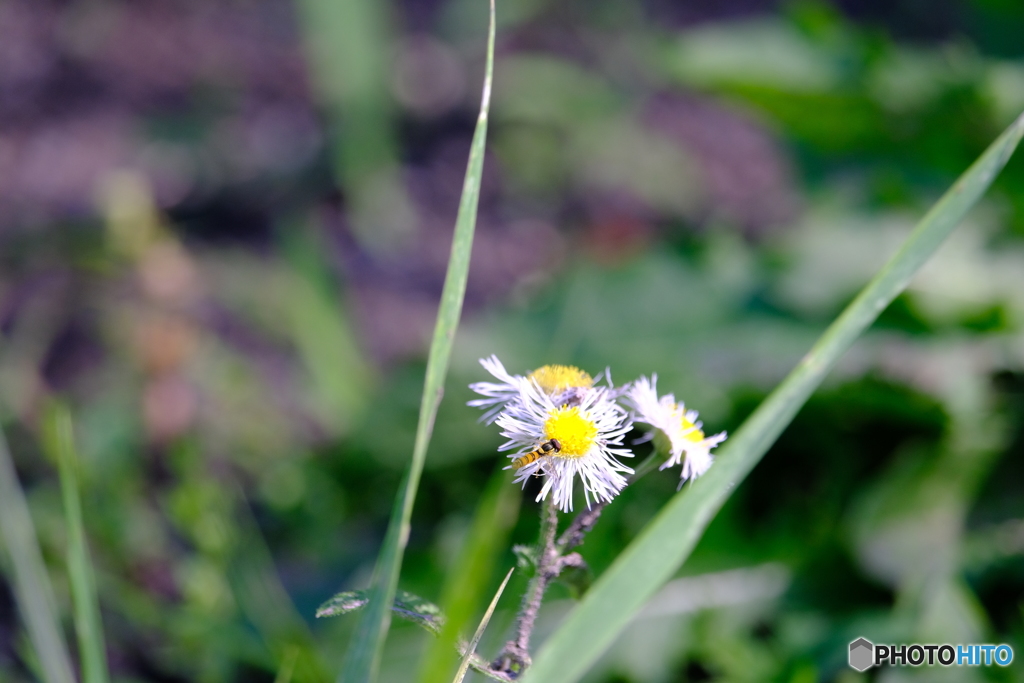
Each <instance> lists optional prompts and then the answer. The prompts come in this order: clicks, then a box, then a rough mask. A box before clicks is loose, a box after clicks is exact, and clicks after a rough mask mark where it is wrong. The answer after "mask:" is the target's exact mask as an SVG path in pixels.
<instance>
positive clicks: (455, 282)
mask: <svg viewBox="0 0 1024 683" xmlns="http://www.w3.org/2000/svg"><path fill="white" fill-rule="evenodd" d="M493 72H494V0H491V13H490V26H489V28H488V35H487V67H486V72H485V75H484V87H483V97H482V99H481V103H480V116H479V118H478V119H477V124H476V131H475V132H474V133H473V143H472V147H471V148H470V152H469V165H468V167H467V169H466V180H465V183H464V184H463V187H462V199H461V201H460V203H459V213H458V216H457V218H456V220H455V235H454V237H453V238H452V251H451V256H450V258H449V259H448V273H447V275H446V276H445V281H444V289H443V291H442V293H441V305H440V308H439V310H438V312H437V324H436V325H435V327H434V338H433V340H432V341H431V344H430V354H429V356H428V358H427V373H426V379H425V381H424V385H423V398H422V401H421V403H420V416H419V422H418V424H417V426H416V441H415V444H414V446H413V454H412V463H410V465H409V470H408V473H407V476H406V479H405V481H404V484H403V486H402V487H401V488H400V490H399V494H398V497H397V499H396V501H395V508H394V512H393V513H392V516H391V523H390V524H389V526H388V533H387V535H386V536H385V538H384V546H383V547H382V548H381V552H380V556H379V557H378V559H377V567H376V569H375V571H374V580H373V588H372V590H373V592H372V594H371V598H370V604H369V605H368V607H367V609H366V611H365V612H364V613H363V615H362V618H361V619H360V621H359V625H358V627H357V629H356V633H355V635H354V636H353V638H352V643H351V644H350V645H349V650H348V655H347V658H346V660H345V667H344V669H343V670H342V672H341V678H340V680H342V681H348V682H349V683H364V682H369V681H373V680H375V679H376V676H377V670H378V668H379V666H380V658H381V653H382V651H383V647H384V639H385V637H386V635H387V629H388V624H389V622H390V617H391V603H392V601H393V600H394V598H395V590H396V589H397V587H398V575H399V571H400V569H401V566H402V556H403V554H404V552H405V545H406V543H407V541H408V538H409V519H410V517H411V516H412V507H413V503H414V502H415V500H416V489H417V487H418V486H419V483H420V475H421V474H422V472H423V463H424V461H425V460H426V457H427V445H428V444H429V442H430V435H431V432H432V431H433V428H434V418H435V417H436V415H437V407H438V404H440V402H441V392H442V391H443V389H444V378H445V375H446V374H447V373H448V361H449V359H450V358H451V352H452V343H453V342H454V341H455V330H456V328H457V327H458V324H459V316H460V315H461V313H462V300H463V297H464V295H465V293H466V277H467V276H468V274H469V256H470V253H471V251H472V246H473V232H474V230H475V228H476V211H477V204H478V202H479V199H480V178H481V176H482V175H483V167H484V146H485V143H486V140H487V115H488V110H489V108H490V100H491V78H492V74H493Z"/></svg>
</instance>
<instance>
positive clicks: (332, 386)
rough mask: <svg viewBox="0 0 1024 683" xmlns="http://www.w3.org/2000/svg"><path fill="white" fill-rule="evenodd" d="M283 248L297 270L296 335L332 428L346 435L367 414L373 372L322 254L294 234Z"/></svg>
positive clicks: (292, 305) (292, 312) (292, 281)
mask: <svg viewBox="0 0 1024 683" xmlns="http://www.w3.org/2000/svg"><path fill="white" fill-rule="evenodd" d="M284 246H285V251H286V253H287V254H288V256H289V259H290V260H291V262H292V265H293V266H294V268H295V272H294V273H292V276H291V278H289V280H288V282H289V292H288V302H289V306H288V311H287V312H288V315H289V316H290V318H291V319H290V321H289V322H290V323H291V333H292V335H293V337H294V340H295V345H296V347H297V348H298V350H299V354H300V356H301V357H302V360H303V362H304V364H305V366H306V370H307V372H308V373H309V376H310V378H311V379H312V382H313V385H314V387H315V388H316V390H317V393H319V394H320V398H321V399H322V401H323V403H324V405H325V406H326V407H327V409H328V411H329V418H330V419H329V420H328V422H327V423H328V424H329V425H331V426H332V427H333V428H334V429H337V430H338V431H341V432H344V431H346V430H347V429H348V428H350V427H351V425H352V424H354V423H356V422H358V420H359V417H360V416H361V413H362V412H363V410H364V409H365V406H366V396H367V395H368V394H369V387H370V385H371V384H372V376H371V372H370V369H369V367H368V365H367V363H366V361H365V359H364V358H363V356H362V353H361V352H360V350H359V345H358V344H357V343H356V338H355V334H354V333H353V331H352V327H351V325H350V324H349V320H348V316H347V315H346V311H345V308H344V306H343V305H342V302H341V301H339V299H338V297H337V296H336V295H334V294H333V292H332V287H331V279H330V274H329V272H328V269H327V265H326V264H325V263H324V257H323V250H322V249H321V248H320V247H319V246H318V245H317V244H315V243H314V242H312V241H308V240H304V239H303V237H302V236H300V235H298V234H297V231H294V230H292V231H289V232H288V233H286V236H285V240H284Z"/></svg>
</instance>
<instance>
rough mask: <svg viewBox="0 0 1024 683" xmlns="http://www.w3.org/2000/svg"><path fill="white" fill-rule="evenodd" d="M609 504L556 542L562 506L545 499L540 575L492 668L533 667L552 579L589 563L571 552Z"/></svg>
mask: <svg viewBox="0 0 1024 683" xmlns="http://www.w3.org/2000/svg"><path fill="white" fill-rule="evenodd" d="M663 460H664V457H663V456H662V454H660V453H657V452H655V453H651V455H650V457H648V458H647V459H646V460H644V461H643V462H642V463H640V465H639V466H638V467H637V468H636V472H635V473H634V474H633V476H632V477H630V483H632V482H634V481H636V480H637V479H639V478H640V477H642V476H644V475H645V474H647V473H649V472H651V471H652V470H653V469H654V468H655V467H657V464H658V463H659V462H661V461H663ZM607 504H608V503H607V502H606V501H598V502H596V503H594V504H593V505H591V506H590V507H588V508H587V509H586V510H584V511H583V512H581V513H580V514H578V515H576V518H575V519H574V520H573V521H572V523H571V524H569V528H567V529H566V530H565V532H564V533H562V535H561V536H559V537H558V540H557V542H556V541H555V534H556V532H557V531H558V508H557V507H555V503H554V496H549V497H548V498H547V499H546V500H545V501H544V504H543V505H542V506H541V512H540V539H539V544H538V553H537V574H536V575H535V576H534V577H533V578H532V579H530V584H529V586H527V588H526V593H524V594H523V602H522V606H521V607H520V608H519V616H518V618H517V620H516V637H515V639H514V640H510V641H508V642H507V643H505V647H504V649H503V650H502V651H501V654H499V655H498V656H497V657H496V658H495V660H494V662H492V663H491V670H492V671H495V672H498V673H502V674H506V675H508V676H509V678H517V677H518V676H520V675H521V674H522V673H523V672H524V671H526V669H527V668H529V666H530V662H531V659H530V635H531V634H532V633H533V627H534V624H535V623H536V622H537V613H538V612H540V605H541V603H542V602H543V601H544V593H546V592H547V589H548V585H549V584H550V583H551V581H552V580H553V579H555V578H557V577H558V575H559V574H560V573H561V572H562V570H563V569H564V568H566V567H570V566H572V567H581V566H582V567H585V566H586V563H585V562H584V561H583V558H582V557H580V556H579V554H578V553H570V551H571V550H572V549H573V548H575V547H576V546H578V545H580V544H581V543H583V539H584V537H586V535H587V533H589V532H590V530H591V529H593V528H594V525H595V524H597V520H598V519H600V517H601V513H602V512H603V511H604V507H605V505H607Z"/></svg>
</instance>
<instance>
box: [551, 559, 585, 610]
mask: <svg viewBox="0 0 1024 683" xmlns="http://www.w3.org/2000/svg"><path fill="white" fill-rule="evenodd" d="M555 581H557V582H558V583H560V584H562V585H563V586H565V587H566V588H568V589H569V595H570V596H571V597H572V599H573V600H579V599H580V598H582V597H583V594H584V593H586V592H587V590H589V589H590V585H591V584H592V583H594V572H592V571H591V570H590V566H589V565H588V564H587V563H586V562H585V561H584V560H583V558H582V557H581V556H580V554H579V553H569V554H568V555H566V556H565V557H563V558H562V566H561V571H559V573H558V576H557V577H556V578H555Z"/></svg>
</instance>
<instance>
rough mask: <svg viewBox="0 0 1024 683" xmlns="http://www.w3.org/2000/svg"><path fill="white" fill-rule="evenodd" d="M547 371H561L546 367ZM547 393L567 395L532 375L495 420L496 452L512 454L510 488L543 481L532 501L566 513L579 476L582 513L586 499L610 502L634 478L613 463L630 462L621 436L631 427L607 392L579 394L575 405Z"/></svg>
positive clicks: (594, 389)
mask: <svg viewBox="0 0 1024 683" xmlns="http://www.w3.org/2000/svg"><path fill="white" fill-rule="evenodd" d="M551 367H556V368H557V367H564V366H545V368H551ZM574 369H575V368H574ZM542 370H544V368H542ZM540 372H541V371H540V370H538V371H537V372H535V373H534V375H536V374H537V373H540ZM545 372H547V371H545ZM588 377H589V376H588ZM552 388H554V390H555V393H556V394H557V398H561V396H562V395H563V394H564V393H565V390H566V389H562V388H561V387H559V386H555V387H552V386H550V385H548V386H542V385H541V384H540V382H539V381H538V380H537V378H536V377H535V376H533V375H531V378H530V379H529V380H528V381H525V382H523V383H522V388H521V391H520V393H519V397H518V400H516V401H513V402H510V403H508V404H507V406H506V408H505V410H504V411H503V412H501V414H500V415H499V416H498V418H497V420H496V422H497V424H498V426H499V427H501V428H502V436H504V437H506V438H507V439H508V442H507V443H505V444H503V445H502V446H501V448H500V450H503V451H505V450H513V449H516V452H515V453H513V454H510V455H509V457H510V458H513V462H512V464H511V465H510V467H514V468H516V476H515V480H514V481H515V483H520V482H523V485H524V486H525V485H526V484H525V482H526V480H527V479H528V478H529V477H530V476H532V475H534V474H536V475H543V476H544V477H545V482H544V485H543V487H542V488H541V491H540V494H539V495H538V496H537V500H538V501H540V500H543V499H545V498H546V497H547V496H548V494H549V493H551V494H552V495H554V502H555V505H557V506H558V507H559V508H560V509H561V510H562V511H564V512H569V511H571V510H572V489H573V480H574V479H575V477H576V475H577V474H578V475H579V476H580V479H581V480H582V482H583V495H584V498H585V499H586V501H587V507H590V497H591V495H593V497H594V498H595V499H596V500H598V501H606V502H607V501H610V500H611V499H612V498H614V497H615V495H616V494H618V493H619V491H621V490H622V489H623V487H624V486H625V485H626V478H625V477H624V476H623V474H632V473H633V470H632V469H630V468H629V467H626V466H625V465H623V464H622V463H620V462H619V461H618V460H616V457H627V458H631V457H633V453H632V452H631V451H630V450H629V449H628V448H625V447H622V439H623V437H624V435H625V434H626V432H628V431H629V430H630V429H631V428H632V426H633V424H632V422H631V421H630V419H629V414H628V413H627V412H626V411H625V410H623V409H622V408H621V407H619V406H618V405H617V404H616V403H615V401H614V400H613V397H612V394H613V392H612V391H611V390H610V389H608V388H605V387H593V388H592V389H590V390H589V391H586V392H582V393H578V394H577V395H576V396H575V399H578V400H575V401H574V402H573V403H572V404H566V403H562V402H561V401H560V400H556V399H554V398H552V396H551V390H552ZM567 388H571V387H567Z"/></svg>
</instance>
